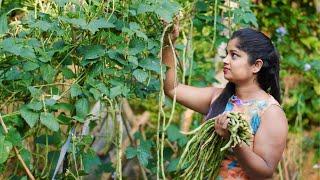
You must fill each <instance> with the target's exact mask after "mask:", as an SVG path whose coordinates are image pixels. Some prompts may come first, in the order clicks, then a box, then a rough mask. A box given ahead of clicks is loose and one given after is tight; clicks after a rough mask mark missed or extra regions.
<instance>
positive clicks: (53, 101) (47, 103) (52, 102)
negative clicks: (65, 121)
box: [44, 98, 57, 106]
mask: <svg viewBox="0 0 320 180" xmlns="http://www.w3.org/2000/svg"><path fill="white" fill-rule="evenodd" d="M56 102H57V101H56V100H55V99H53V98H50V99H45V100H44V103H45V105H47V106H53V105H55V104H56Z"/></svg>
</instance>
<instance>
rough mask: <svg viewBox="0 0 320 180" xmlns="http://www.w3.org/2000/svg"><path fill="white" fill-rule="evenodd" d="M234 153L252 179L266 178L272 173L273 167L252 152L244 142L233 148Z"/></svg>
mask: <svg viewBox="0 0 320 180" xmlns="http://www.w3.org/2000/svg"><path fill="white" fill-rule="evenodd" d="M233 151H234V154H235V156H236V157H237V159H238V161H239V163H240V165H241V167H242V169H243V170H244V171H245V172H246V173H247V175H248V176H249V177H250V178H252V179H268V178H271V177H272V175H273V171H274V169H273V167H270V166H269V165H268V163H267V162H266V161H265V160H264V159H263V158H261V157H260V156H259V155H258V154H256V153H254V152H253V151H252V149H251V148H250V147H249V146H247V145H246V144H242V146H241V147H240V146H239V145H238V146H236V147H235V148H233Z"/></svg>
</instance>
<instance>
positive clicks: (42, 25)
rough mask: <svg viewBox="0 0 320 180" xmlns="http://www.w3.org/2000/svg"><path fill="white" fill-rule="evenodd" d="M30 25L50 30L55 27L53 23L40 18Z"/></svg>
mask: <svg viewBox="0 0 320 180" xmlns="http://www.w3.org/2000/svg"><path fill="white" fill-rule="evenodd" d="M30 27H32V28H38V29H40V30H41V31H48V30H50V29H52V28H53V25H52V24H51V23H49V22H47V21H41V20H39V21H37V22H36V23H33V24H31V25H30Z"/></svg>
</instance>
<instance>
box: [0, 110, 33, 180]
mask: <svg viewBox="0 0 320 180" xmlns="http://www.w3.org/2000/svg"><path fill="white" fill-rule="evenodd" d="M0 123H1V125H2V128H3V130H4V132H5V134H8V129H7V126H6V124H5V123H4V121H3V119H2V116H1V114H0ZM13 149H14V152H15V153H16V155H17V157H18V159H19V161H20V163H21V164H22V166H23V168H24V170H25V171H26V173H27V175H28V176H29V178H30V179H31V180H35V178H34V176H33V175H32V173H31V171H30V169H29V168H28V166H27V165H26V163H25V162H24V160H23V159H22V157H21V155H20V153H19V151H18V149H17V148H16V147H15V146H14V147H13Z"/></svg>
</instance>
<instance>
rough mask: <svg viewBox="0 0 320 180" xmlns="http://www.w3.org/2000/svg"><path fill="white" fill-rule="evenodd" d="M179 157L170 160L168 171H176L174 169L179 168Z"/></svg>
mask: <svg viewBox="0 0 320 180" xmlns="http://www.w3.org/2000/svg"><path fill="white" fill-rule="evenodd" d="M179 160H180V159H179V158H177V159H173V160H172V161H170V163H169V165H168V167H167V171H168V172H174V171H176V170H177V165H178V163H179Z"/></svg>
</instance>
